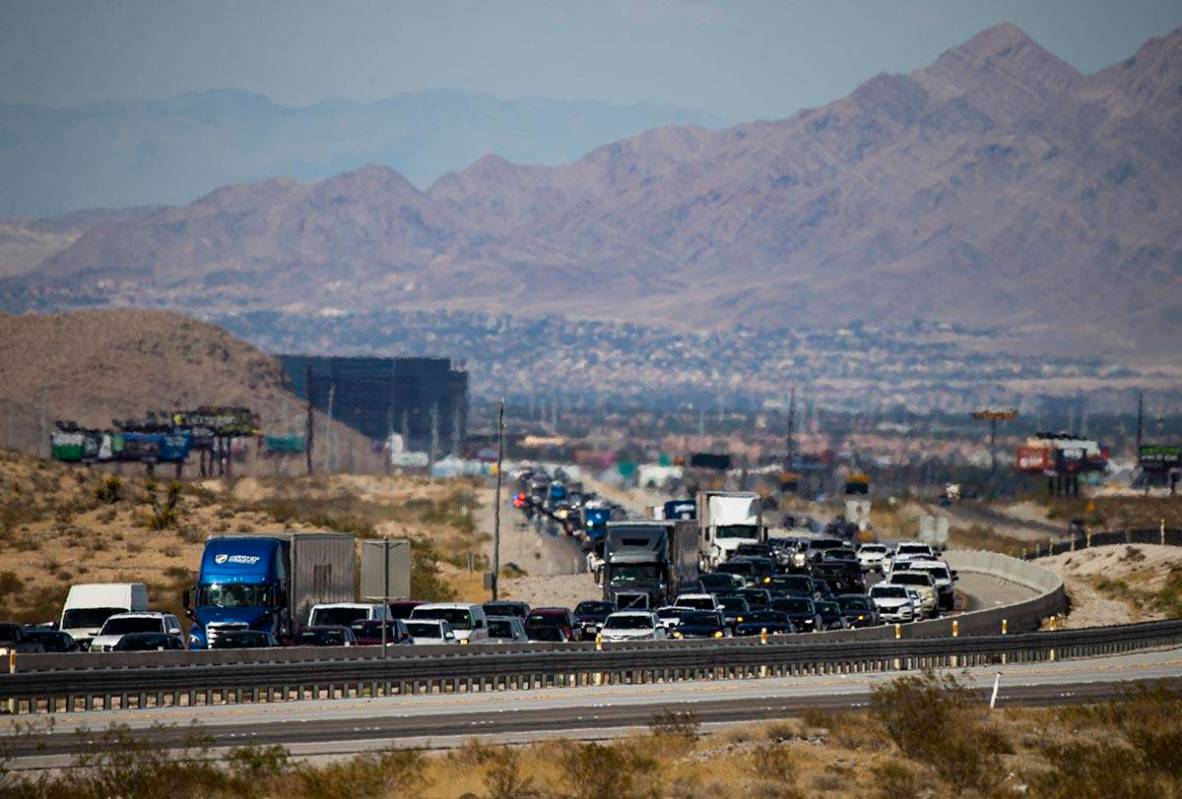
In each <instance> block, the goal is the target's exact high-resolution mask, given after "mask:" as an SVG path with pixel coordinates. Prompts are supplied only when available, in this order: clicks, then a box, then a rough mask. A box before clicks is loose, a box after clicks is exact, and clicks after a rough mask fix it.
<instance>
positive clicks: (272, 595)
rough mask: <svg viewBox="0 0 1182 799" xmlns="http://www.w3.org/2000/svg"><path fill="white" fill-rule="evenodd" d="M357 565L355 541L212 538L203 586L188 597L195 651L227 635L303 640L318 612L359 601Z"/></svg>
mask: <svg viewBox="0 0 1182 799" xmlns="http://www.w3.org/2000/svg"><path fill="white" fill-rule="evenodd" d="M355 564H356V554H355V552H354V547H353V535H352V534H350V533H271V534H264V535H253V534H248V533H239V534H230V535H216V536H210V538H209V539H207V540H206V542H205V551H204V552H203V553H202V555H201V570H200V572H198V575H197V585H196V586H194V588H193V589H192V590H190V591H186V592H185V594H184V605H185V615H187V616H188V617H189V618H190V619H192V620H193V626H192V627H191V628H190V630H189V648H190V649H206V648H208V647H211V646H216V645H217V638H218V636H219V635H220V634H221V633H223V632H225V631H229V630H260V631H263V632H268V633H271V634H272V635H274V636H275V637H276V638H279V639H280V640H289V639H293V638H295V637H298V636H299V633H300V630H301V629H302V628H303V627H304V626H305V625H306V624H307V622H308V613H309V611H310V610H311V608H312V606H313V605H317V604H322V603H328V602H350V601H352V600H353V599H354V597H353V578H354V573H355V571H356V569H355Z"/></svg>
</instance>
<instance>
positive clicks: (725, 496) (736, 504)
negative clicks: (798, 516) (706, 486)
mask: <svg viewBox="0 0 1182 799" xmlns="http://www.w3.org/2000/svg"><path fill="white" fill-rule="evenodd" d="M766 540H767V528H766V527H764V525H763V507H762V502H761V501H760V498H759V495H758V494H755V493H753V492H750V491H701V492H699V493H698V552H699V557H700V558H701V562H702V570H703V571H713V570H714V569H715V568H717V567H718V564H720V563H723V562H724V561H726V559H727V558H729V557H730V556H731V555H733V554H734V552H735V550H736V549H738V548H739V544H750V543H754V542H762V541H766Z"/></svg>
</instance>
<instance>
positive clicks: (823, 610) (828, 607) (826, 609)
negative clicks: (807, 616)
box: [817, 602, 841, 616]
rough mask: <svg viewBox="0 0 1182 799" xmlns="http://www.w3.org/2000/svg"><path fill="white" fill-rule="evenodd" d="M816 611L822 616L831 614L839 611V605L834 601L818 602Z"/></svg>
mask: <svg viewBox="0 0 1182 799" xmlns="http://www.w3.org/2000/svg"><path fill="white" fill-rule="evenodd" d="M817 612H818V613H820V614H821V615H822V616H832V615H834V614H837V613H840V612H841V606H840V605H838V604H837V603H836V602H818V603H817Z"/></svg>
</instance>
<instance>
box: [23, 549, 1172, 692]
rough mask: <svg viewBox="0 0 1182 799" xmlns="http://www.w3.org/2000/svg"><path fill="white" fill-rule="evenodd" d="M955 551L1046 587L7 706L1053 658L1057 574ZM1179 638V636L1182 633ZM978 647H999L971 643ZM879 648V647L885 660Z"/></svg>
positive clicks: (58, 665) (147, 678) (76, 682)
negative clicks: (894, 612) (1044, 640)
mask: <svg viewBox="0 0 1182 799" xmlns="http://www.w3.org/2000/svg"><path fill="white" fill-rule="evenodd" d="M948 555H949V557H950V558H952V559H953V560H954V561H955V563H954V566H955V567H957V568H960V569H962V570H970V571H979V572H982V573H986V574H993V575H994V576H998V577H1002V578H1005V579H1010V580H1014V581H1016V582H1020V583H1024V584H1026V585H1028V586H1029V587H1031V588H1033V589H1035V590H1038V591H1039V593H1038V595H1037V596H1035V597H1033V598H1031V599H1027V600H1023V601H1020V602H1016V603H1012V604H1010V605H1005V606H1000V607H996V608H990V609H987V610H981V611H973V612H968V613H963V614H960V615H959V616H956V617H954V618H940V619H933V620H929V621H921V622H915V623H912V624H908V625H883V626H879V627H871V628H863V629H857V630H843V631H835V632H827V633H814V634H801V635H794V636H788V637H784V638H777V637H772V638H771V639H770V641H772V643H768V644H761V643H760V640H759V639H758V638H755V639H727V640H722V641H716V640H706V641H664V642H638V643H617V644H605V645H603V648H602V650H599V649H597V648H596V645H595V644H593V643H581V644H560V645H553V644H495V645H473V646H469V647H459V646H432V647H416V646H408V647H393V648H391V649H390V650H389V656H388V657H387V658H385V659H383V658H382V657H381V648H380V647H352V648H332V649H327V648H318V647H295V648H282V649H261V650H221V651H218V650H213V651H205V652H186V651H182V652H144V653H87V654H70V655H52V654H30V655H20V656H19V657H18V659H17V662H16V667H17V668H16V671H15V673H0V706H2V707H9V708H10V709H11V711H12V712H24V713H36V712H57V711H59V710H70V711H73V710H78V709H83V710H91V709H111V708H115V707H118V708H130V707H136V708H146V707H152V706H165V705H183V704H189V705H193V704H201V703H210V702H215V701H217V702H231V701H284V700H289V699H300V698H309V697H311V698H315V697H320V696H322V695H324V694H325V693H327V695H328V696H329V697H330V698H331V697H336V696H338V695H339V696H386V695H391V694H394V693H410V692H421V691H424V690H425V691H445V690H468V691H470V690H490V689H493V690H503V689H505V688H510V687H511V688H529V687H535V686H550V685H577V684H585V683H586V682H587V680H591V679H594V680H595V681H597V682H603V681H607V682H613V681H616V682H618V681H637V680H640V681H647V680H649V679H662V680H671V679H707V678H711V677H714V678H731V677H736V676H738V677H749V676H762V675H766V674H772V675H780V674H785V673H792V674H795V673H806V674H813V673H827V672H828V671H830V670H833V669H845V668H847V667H848V668H849V669H850V670H858V671H862V670H879V669H884V668H913V667H915V664H916V663H918V664H919V665H921V666H922V665H942V664H947V663H948V662H949V659H950V658H951V659H952V660H957V659H959V658H963V657H969V658H982V657H989V658H996V657H1001V658H1006V657H1012V658H1017V659H1019V660H1021V659H1030V658H1034V659H1039V658H1040V655H1039V653H1040V652H1041V653H1044V654H1045V652H1047V651H1050V652H1054V649H1055V647H1053V646H1052V647H1050V648H1049V650H1048V649H1047V648H1046V647H1045V646H1042V644H1040V643H1039V641H1038V640H1036V639H1034V638H1030V640H1029V646H1025V645H1023V644H1021V643H1018V642H1017V641H1018V639H1017V638H1015V637H1014V634H1016V633H1029V632H1032V631H1036V630H1038V629H1039V628H1040V626H1041V624H1042V622H1043V621H1044V620H1045V619H1047V618H1048V617H1050V616H1053V615H1055V614H1058V613H1060V612H1063V611H1064V610H1065V609H1066V606H1067V598H1066V593H1065V591H1064V587H1063V581H1062V579H1061V578H1059V577H1057V576H1056V575H1054V574H1053V573H1051V572H1048V571H1046V570H1043V569H1040V568H1038V567H1035V566H1033V564H1026V563H1024V562H1022V561H1019V560H1016V559H1013V558H1008V557H1006V556H1001V555H997V554H995V553H985V552H950V553H948ZM1179 631H1180V632H1179V634H1180V635H1182V627H1180V628H1179ZM1007 633H1008V634H1009V635H1006V634H1007ZM1171 634H1173V633H1171ZM1028 637H1029V636H1021V638H1022V639H1023V640H1026V639H1027V638H1028ZM971 639H974V640H971ZM975 640H980V641H999V642H1001V643H995V644H992V645H991V647H992V648H987V649H976V648H974V647H975V646H976V643H975ZM1105 640H1107V639H1105ZM1114 640H1115V639H1114ZM1129 640H1132V641H1136V640H1141V639H1137V638H1131V639H1129ZM1106 645H1107V644H1106ZM858 647H869V648H868V649H866V650H861V649H858ZM875 647H878V648H882V649H885V654H884V653H882V652H880V651H879V649H875ZM1031 647H1033V648H1031ZM1040 647H1041V648H1040ZM1072 651H1074V650H1072ZM1052 656H1053V655H1052ZM1061 656H1063V655H1061ZM873 664H877V665H873ZM752 670H755V671H756V672H758V674H754V673H753V671H752ZM653 674H658V675H659V676H657V677H653V676H652V675H653ZM638 675H639V676H638ZM646 675H647V676H646Z"/></svg>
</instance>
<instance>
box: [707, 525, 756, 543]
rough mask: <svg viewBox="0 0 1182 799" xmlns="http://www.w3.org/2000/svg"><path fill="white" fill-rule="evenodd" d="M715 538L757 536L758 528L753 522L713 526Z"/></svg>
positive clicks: (753, 537) (754, 537)
mask: <svg viewBox="0 0 1182 799" xmlns="http://www.w3.org/2000/svg"><path fill="white" fill-rule="evenodd" d="M714 535H715V537H716V538H752V539H758V538H759V528H758V527H757V526H756V525H754V524H728V525H726V526H723V527H717V528H715V533H714Z"/></svg>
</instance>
